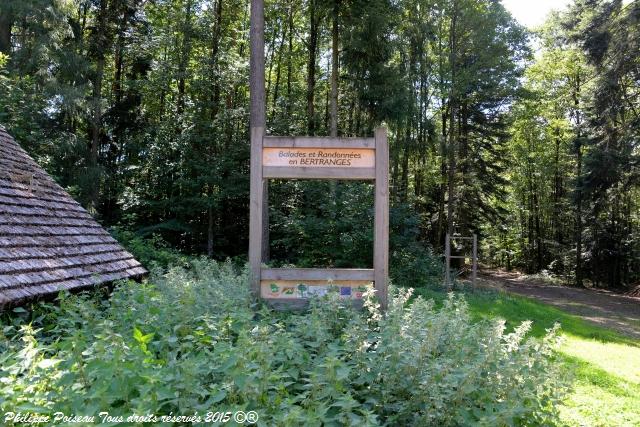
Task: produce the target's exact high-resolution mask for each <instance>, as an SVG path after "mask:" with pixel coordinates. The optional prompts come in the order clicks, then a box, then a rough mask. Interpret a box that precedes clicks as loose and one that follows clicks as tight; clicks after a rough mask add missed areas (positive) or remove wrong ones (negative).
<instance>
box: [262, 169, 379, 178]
mask: <svg viewBox="0 0 640 427" xmlns="http://www.w3.org/2000/svg"><path fill="white" fill-rule="evenodd" d="M262 176H263V178H274V179H275V178H281V179H285V178H286V179H371V180H374V179H375V178H376V169H375V168H319V167H313V166H311V167H305V166H264V167H263V168H262Z"/></svg>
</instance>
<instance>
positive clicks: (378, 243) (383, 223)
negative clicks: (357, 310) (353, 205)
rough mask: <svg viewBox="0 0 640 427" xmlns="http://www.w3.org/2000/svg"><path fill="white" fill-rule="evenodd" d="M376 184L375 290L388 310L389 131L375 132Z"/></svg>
mask: <svg viewBox="0 0 640 427" xmlns="http://www.w3.org/2000/svg"><path fill="white" fill-rule="evenodd" d="M375 141H376V183H375V222H374V248H373V269H374V277H375V289H376V291H377V294H378V298H379V300H380V306H381V309H382V310H386V309H387V304H388V295H387V284H388V280H389V145H388V143H387V129H386V128H384V127H379V128H377V129H376V131H375Z"/></svg>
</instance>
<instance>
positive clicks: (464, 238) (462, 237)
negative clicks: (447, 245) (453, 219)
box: [450, 236, 473, 240]
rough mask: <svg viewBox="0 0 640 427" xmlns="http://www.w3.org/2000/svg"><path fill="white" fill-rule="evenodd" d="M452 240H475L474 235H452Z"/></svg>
mask: <svg viewBox="0 0 640 427" xmlns="http://www.w3.org/2000/svg"><path fill="white" fill-rule="evenodd" d="M450 238H451V240H473V237H464V236H451V237H450Z"/></svg>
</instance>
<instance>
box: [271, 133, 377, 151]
mask: <svg viewBox="0 0 640 427" xmlns="http://www.w3.org/2000/svg"><path fill="white" fill-rule="evenodd" d="M263 147H265V148H280V147H282V148H371V149H375V148H376V141H375V139H374V138H323V137H311V136H265V137H264V141H263Z"/></svg>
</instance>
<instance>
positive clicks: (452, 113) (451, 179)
mask: <svg viewBox="0 0 640 427" xmlns="http://www.w3.org/2000/svg"><path fill="white" fill-rule="evenodd" d="M456 23H457V8H456V3H455V2H454V10H453V16H452V17H451V29H450V37H449V40H450V44H451V47H450V60H449V62H450V64H451V65H450V66H451V89H450V94H449V147H448V155H449V170H448V183H447V184H448V187H447V195H448V197H447V233H449V235H450V236H452V235H453V232H454V226H453V225H454V221H453V212H454V203H455V195H454V191H455V177H456V138H455V118H456V102H457V101H456V97H457V94H456V90H455V84H456V49H457V43H456Z"/></svg>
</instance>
